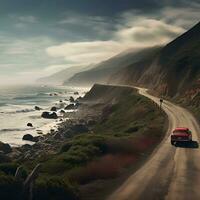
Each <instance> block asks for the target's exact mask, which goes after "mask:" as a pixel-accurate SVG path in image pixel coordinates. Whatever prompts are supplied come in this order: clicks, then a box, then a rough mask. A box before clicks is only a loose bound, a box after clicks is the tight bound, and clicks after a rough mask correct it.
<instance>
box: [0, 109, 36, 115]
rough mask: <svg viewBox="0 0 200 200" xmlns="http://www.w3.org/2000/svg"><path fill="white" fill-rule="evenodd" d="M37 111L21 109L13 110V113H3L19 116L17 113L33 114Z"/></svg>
mask: <svg viewBox="0 0 200 200" xmlns="http://www.w3.org/2000/svg"><path fill="white" fill-rule="evenodd" d="M33 111H35V110H34V109H28V108H27V109H26V108H25V109H20V110H12V111H4V112H2V113H4V114H17V113H28V112H33Z"/></svg>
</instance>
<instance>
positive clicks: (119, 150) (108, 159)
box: [0, 85, 166, 200]
mask: <svg viewBox="0 0 200 200" xmlns="http://www.w3.org/2000/svg"><path fill="white" fill-rule="evenodd" d="M82 103H83V105H82V108H80V111H79V112H81V110H84V109H85V108H87V110H88V111H90V112H89V113H90V114H91V113H95V112H97V110H100V111H101V112H100V114H99V116H98V118H96V117H92V119H93V120H95V123H93V124H92V125H91V126H89V131H87V132H84V133H81V134H74V135H73V136H71V137H65V139H62V140H61V141H60V142H61V143H60V145H59V146H60V147H59V148H58V149H57V152H56V154H50V153H49V154H48V151H46V149H45V147H44V153H40V155H39V156H38V157H37V158H35V159H34V160H29V159H28V160H26V159H25V160H24V159H23V160H22V159H19V160H16V161H15V164H14V166H13V162H10V163H7V164H1V165H0V185H1V186H2V187H1V190H0V195H1V196H3V195H4V196H3V197H5V199H8V197H10V195H11V196H12V194H14V192H15V191H16V190H18V192H17V194H18V196H19V198H18V196H16V198H15V199H23V198H22V196H21V195H22V193H20V191H22V190H21V187H22V180H23V179H24V178H25V177H26V176H27V172H30V171H31V170H32V169H33V167H34V166H35V165H36V164H37V163H41V170H40V173H39V177H38V178H37V180H36V183H35V185H34V190H33V191H34V198H36V199H37V200H38V199H39V200H40V199H50V198H52V199H55V200H57V199H59V200H60V199H69V200H71V199H72V200H73V199H87V200H89V199H105V196H106V195H107V194H108V193H109V192H110V191H111V190H112V189H113V187H117V186H118V184H120V183H121V182H120V180H121V179H120V177H124V176H125V175H126V173H128V172H129V171H130V170H131V171H132V170H133V169H132V168H133V167H134V166H135V167H136V166H137V165H138V163H139V162H140V161H141V160H144V158H146V157H147V156H148V155H149V154H150V153H151V152H152V150H153V149H154V148H155V146H156V145H157V144H158V143H159V142H160V140H161V139H162V137H163V133H164V129H165V124H166V121H165V115H164V113H162V112H161V111H160V110H159V109H158V107H157V106H156V105H155V104H154V103H152V102H151V101H149V100H148V99H147V98H145V97H142V96H140V95H138V94H137V93H136V91H135V90H134V89H131V88H127V87H115V86H104V85H95V86H94V87H93V88H92V89H91V90H90V92H89V93H87V94H86V96H85V97H84V99H83V100H82ZM77 114H78V113H77ZM81 116H82V115H81ZM94 116H95V114H94ZM79 117H80V116H79ZM90 117H91V115H90ZM97 119H98V120H97ZM79 120H82V121H84V120H87V118H85V117H84V118H83V119H79ZM61 134H65V129H63V130H62V131H61ZM36 146H37V145H36ZM19 165H23V166H24V176H23V177H22V179H20V180H16V179H15V178H14V177H13V175H14V173H15V171H16V167H17V166H19ZM116 180H117V181H116ZM121 181H122V180H121ZM8 185H9V187H8ZM2 188H3V189H2Z"/></svg>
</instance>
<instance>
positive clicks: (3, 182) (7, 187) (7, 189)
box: [0, 175, 23, 200]
mask: <svg viewBox="0 0 200 200" xmlns="http://www.w3.org/2000/svg"><path fill="white" fill-rule="evenodd" d="M0 197H1V199H6V200H12V199H15V200H22V199H23V198H22V182H20V181H18V180H15V178H14V177H13V176H6V175H0Z"/></svg>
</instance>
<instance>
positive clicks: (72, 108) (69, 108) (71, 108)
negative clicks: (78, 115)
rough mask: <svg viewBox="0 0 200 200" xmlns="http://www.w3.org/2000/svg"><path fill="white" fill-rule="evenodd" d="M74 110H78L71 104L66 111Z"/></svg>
mask: <svg viewBox="0 0 200 200" xmlns="http://www.w3.org/2000/svg"><path fill="white" fill-rule="evenodd" d="M74 109H76V105H75V104H69V105H68V106H66V107H65V110H74Z"/></svg>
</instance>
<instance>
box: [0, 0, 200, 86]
mask: <svg viewBox="0 0 200 200" xmlns="http://www.w3.org/2000/svg"><path fill="white" fill-rule="evenodd" d="M199 13H200V1H199V0H0V27H1V28H0V84H7V83H27V82H33V81H35V80H37V78H39V77H43V76H47V75H50V74H53V73H55V72H58V71H60V70H62V69H65V68H68V67H75V66H80V65H83V66H86V65H89V64H91V63H98V62H101V61H103V60H106V59H108V58H110V57H112V56H114V55H116V54H118V53H120V52H122V51H124V50H126V49H129V48H131V49H138V48H145V47H150V46H155V45H164V44H166V43H167V42H169V41H171V40H173V39H174V38H176V37H177V36H179V35H180V34H182V33H183V32H185V31H186V30H188V29H189V28H191V27H192V26H194V25H195V24H196V23H197V22H199Z"/></svg>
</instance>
